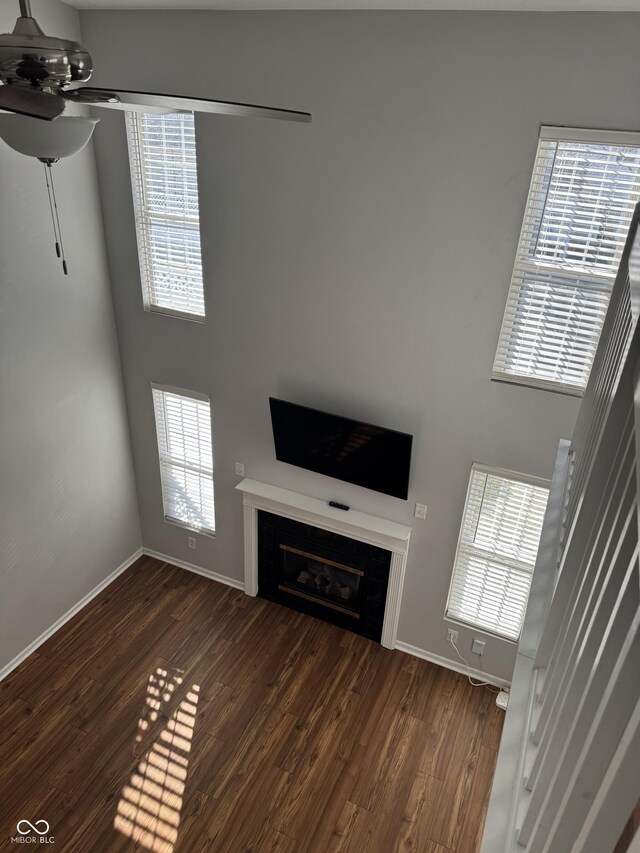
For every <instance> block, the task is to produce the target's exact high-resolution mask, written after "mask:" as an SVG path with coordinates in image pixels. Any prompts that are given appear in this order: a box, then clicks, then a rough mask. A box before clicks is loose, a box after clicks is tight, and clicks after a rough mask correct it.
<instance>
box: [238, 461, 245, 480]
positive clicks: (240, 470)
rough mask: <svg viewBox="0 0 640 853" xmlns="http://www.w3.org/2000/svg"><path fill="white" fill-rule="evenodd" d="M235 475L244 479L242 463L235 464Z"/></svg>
mask: <svg viewBox="0 0 640 853" xmlns="http://www.w3.org/2000/svg"><path fill="white" fill-rule="evenodd" d="M236 474H237V475H238V477H244V462H236Z"/></svg>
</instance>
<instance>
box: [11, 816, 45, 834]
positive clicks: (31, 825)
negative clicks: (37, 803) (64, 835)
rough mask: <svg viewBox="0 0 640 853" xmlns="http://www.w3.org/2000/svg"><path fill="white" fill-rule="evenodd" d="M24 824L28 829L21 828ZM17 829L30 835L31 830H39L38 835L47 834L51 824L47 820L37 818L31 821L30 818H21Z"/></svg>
mask: <svg viewBox="0 0 640 853" xmlns="http://www.w3.org/2000/svg"><path fill="white" fill-rule="evenodd" d="M24 826H26V827H27V829H21V827H24ZM39 826H41V827H44V829H38V827H39ZM16 829H17V830H18V832H19V833H20V835H28V834H29V833H30V832H37V833H38V835H46V834H47V832H49V824H48V823H47V822H46V820H37V821H36V822H35V823H29V821H28V820H19V821H18V825H17V826H16Z"/></svg>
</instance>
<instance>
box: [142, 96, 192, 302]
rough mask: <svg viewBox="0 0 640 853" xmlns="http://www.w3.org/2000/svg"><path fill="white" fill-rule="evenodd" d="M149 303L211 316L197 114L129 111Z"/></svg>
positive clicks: (143, 261)
mask: <svg viewBox="0 0 640 853" xmlns="http://www.w3.org/2000/svg"><path fill="white" fill-rule="evenodd" d="M127 138H128V140H129V161H130V165H131V183H132V188H133V204H134V209H135V219H136V234H137V238H138V257H139V259H140V276H141V279H142V290H143V298H144V303H145V307H146V308H147V309H148V310H151V311H161V312H163V313H167V314H177V315H179V316H186V317H192V318H202V317H204V315H205V309H204V291H203V285H202V261H201V255H200V215H199V209H198V174H197V168H196V136H195V126H194V121H193V115H192V114H191V113H172V114H170V115H156V114H154V113H133V112H129V113H127Z"/></svg>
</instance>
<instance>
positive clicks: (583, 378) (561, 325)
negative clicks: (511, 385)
mask: <svg viewBox="0 0 640 853" xmlns="http://www.w3.org/2000/svg"><path fill="white" fill-rule="evenodd" d="M639 200H640V134H637V133H614V132H606V131H592V130H570V129H568V128H555V127H543V128H542V130H541V133H540V141H539V143H538V153H537V155H536V161H535V165H534V169H533V177H532V179H531V187H530V189H529V198H528V200H527V207H526V210H525V214H524V222H523V223H522V231H521V233H520V242H519V243H518V250H517V254H516V262H515V266H514V269H513V276H512V278H511V286H510V288H509V295H508V297H507V306H506V309H505V314H504V320H503V323H502V330H501V333H500V340H499V342H498V351H497V353H496V359H495V363H494V366H493V378H494V379H498V380H503V381H509V382H520V383H522V384H524V385H532V386H534V387H539V388H548V389H551V390H555V391H562V392H565V393H570V394H576V395H581V394H582V393H583V391H584V388H585V387H586V384H587V380H588V378H589V372H590V370H591V364H592V362H593V357H594V355H595V351H596V347H597V346H598V339H599V337H600V332H601V330H602V324H603V321H604V316H605V312H606V310H607V305H608V303H609V296H610V293H611V288H612V286H613V282H614V279H615V276H616V273H617V271H618V265H619V263H620V257H621V255H622V250H623V248H624V243H625V239H626V236H627V232H628V230H629V225H630V223H631V216H632V214H633V209H634V206H635V205H636V203H637V202H638V201H639Z"/></svg>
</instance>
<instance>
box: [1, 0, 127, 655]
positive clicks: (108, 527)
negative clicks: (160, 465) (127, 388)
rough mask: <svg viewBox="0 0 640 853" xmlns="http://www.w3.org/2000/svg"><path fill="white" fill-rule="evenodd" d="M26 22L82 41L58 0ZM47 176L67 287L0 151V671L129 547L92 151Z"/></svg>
mask: <svg viewBox="0 0 640 853" xmlns="http://www.w3.org/2000/svg"><path fill="white" fill-rule="evenodd" d="M14 6H15V8H14ZM16 13H17V4H13V3H12V4H10V5H9V4H6V3H5V4H3V9H2V11H1V13H0V29H1V30H2V31H7V30H10V29H12V28H13V24H14V23H15V15H16ZM34 14H36V15H37V16H38V19H39V22H40V25H41V26H42V27H44V29H45V30H46V31H48V32H50V33H52V34H54V35H66V36H68V37H79V19H78V15H77V13H76V12H75V11H74V10H72V9H70V8H69V7H68V6H65V5H63V4H62V3H58V2H57V0H51V2H46V3H45V2H43V0H40V2H38V0H36V2H35V3H34ZM55 177H56V181H57V189H58V204H59V208H60V216H61V218H62V227H63V236H64V243H65V248H66V250H67V255H68V258H69V276H68V277H66V278H65V277H64V276H63V274H62V270H61V268H60V262H59V261H58V260H57V259H56V256H55V252H54V248H53V238H52V226H51V221H50V217H49V208H48V202H47V194H46V189H45V184H44V175H43V167H42V165H41V164H40V163H38V162H37V161H36V160H32V159H29V158H27V157H23V156H22V155H20V154H17V153H16V152H15V151H12V150H11V149H10V148H8V147H7V146H6V145H5V144H4V142H0V198H1V199H2V204H1V205H0V258H1V264H2V266H1V273H0V589H1V593H0V669H2V666H3V665H4V664H6V663H7V662H9V661H11V660H12V659H13V658H14V657H15V656H16V655H17V654H19V653H20V652H21V651H22V650H23V649H24V648H25V647H27V646H28V645H29V644H30V643H31V642H32V641H33V640H34V639H35V638H36V637H38V636H39V635H40V634H41V633H42V632H43V631H45V630H46V629H47V628H49V627H50V626H51V625H52V624H53V623H54V622H55V621H56V620H57V619H58V618H59V617H60V616H62V614H63V613H65V612H66V611H67V610H68V609H69V608H70V607H72V606H73V605H74V604H75V603H76V602H78V601H79V600H80V599H81V598H82V597H83V596H84V595H85V594H86V593H87V592H89V591H90V590H91V589H93V587H95V586H96V585H97V584H98V583H99V582H100V581H101V580H102V579H103V578H104V577H106V576H107V575H108V574H110V573H111V572H112V571H113V570H114V569H115V568H116V567H117V566H118V565H120V564H121V563H122V562H123V561H124V560H125V559H126V558H127V557H129V556H130V555H131V554H132V553H133V552H134V551H135V550H136V549H137V548H138V547H139V546H140V529H139V519H138V510H137V506H136V494H135V485H134V482H133V473H132V467H131V447H130V441H129V435H128V428H127V420H126V409H125V404H124V395H123V391H122V373H121V367H120V361H119V357H118V349H117V341H116V335H115V326H114V318H113V302H112V299H111V295H110V290H109V276H108V269H107V261H106V255H105V250H104V232H103V227H102V218H101V213H100V203H99V197H98V187H97V180H96V174H95V162H94V153H93V149H92V147H89V148H88V149H86V150H85V151H84V152H83V153H82V154H80V155H78V156H76V157H74V158H73V159H72V160H68V161H66V162H65V161H63V162H61V163H60V164H58V165H57V166H56V167H55Z"/></svg>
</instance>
